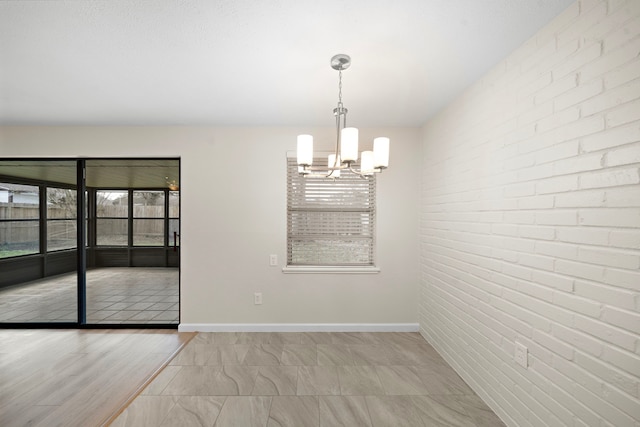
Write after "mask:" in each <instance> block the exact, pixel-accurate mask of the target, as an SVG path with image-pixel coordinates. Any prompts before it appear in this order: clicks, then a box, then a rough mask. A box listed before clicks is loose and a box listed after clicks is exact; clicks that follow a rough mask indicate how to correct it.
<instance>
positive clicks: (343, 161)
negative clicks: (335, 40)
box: [297, 54, 389, 178]
mask: <svg viewBox="0 0 640 427" xmlns="http://www.w3.org/2000/svg"><path fill="white" fill-rule="evenodd" d="M350 65H351V58H350V57H349V55H345V54H338V55H334V56H333V57H332V58H331V68H333V69H334V70H337V71H338V106H337V107H336V108H334V109H333V115H334V116H335V118H336V145H335V151H334V153H333V154H329V156H328V159H327V165H328V166H327V167H318V166H313V136H311V135H298V145H297V162H298V170H299V171H300V173H301V174H302V175H304V176H309V177H314V178H339V177H340V171H341V170H345V169H346V170H349V171H351V172H353V173H355V174H357V175H359V176H361V177H363V178H366V177H367V176H371V175H373V174H374V173H376V172H382V170H383V169H385V168H387V167H388V166H389V138H387V137H378V138H374V140H373V151H363V152H362V154H361V156H360V169H359V170H358V169H357V168H356V165H357V162H358V129H357V128H354V127H347V111H348V110H347V109H346V108H345V107H344V105H343V104H342V70H346V69H347V68H349V66H350Z"/></svg>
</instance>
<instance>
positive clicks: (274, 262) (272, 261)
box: [269, 254, 278, 267]
mask: <svg viewBox="0 0 640 427" xmlns="http://www.w3.org/2000/svg"><path fill="white" fill-rule="evenodd" d="M269 265H270V266H271V267H275V266H276V265H278V255H276V254H271V255H269Z"/></svg>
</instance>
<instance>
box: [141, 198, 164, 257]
mask: <svg viewBox="0 0 640 427" xmlns="http://www.w3.org/2000/svg"><path fill="white" fill-rule="evenodd" d="M133 245H134V246H164V191H134V192H133Z"/></svg>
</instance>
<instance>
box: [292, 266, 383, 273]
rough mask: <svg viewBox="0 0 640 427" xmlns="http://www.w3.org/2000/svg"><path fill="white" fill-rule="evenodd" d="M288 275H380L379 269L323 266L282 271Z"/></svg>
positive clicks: (294, 267) (297, 267) (299, 267)
mask: <svg viewBox="0 0 640 427" xmlns="http://www.w3.org/2000/svg"><path fill="white" fill-rule="evenodd" d="M282 272H283V273H287V274H292V273H293V274H296V273H303V274H378V273H380V268H378V267H322V266H287V267H284V268H283V269H282Z"/></svg>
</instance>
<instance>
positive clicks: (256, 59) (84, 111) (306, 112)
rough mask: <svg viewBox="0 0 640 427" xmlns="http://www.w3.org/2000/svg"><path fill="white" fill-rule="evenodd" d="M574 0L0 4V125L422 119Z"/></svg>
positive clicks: (409, 122)
mask: <svg viewBox="0 0 640 427" xmlns="http://www.w3.org/2000/svg"><path fill="white" fill-rule="evenodd" d="M571 3H573V0H322V1H321V0H269V1H259V0H98V1H88V0H84V1H82V0H81V1H49V0H46V1H21V0H17V1H6V0H5V1H1V2H0V123H4V124H74V125H75V124H108V125H110V124H124V125H126V124H136V125H137V124H148V125H159V124H187V125H200V124H201V125H225V126H234V125H240V126H242V125H244V126H246V125H267V126H272V125H273V126H276V125H290V126H331V125H332V124H333V116H332V109H333V108H334V107H335V104H336V102H337V78H338V76H337V72H336V71H334V70H333V69H331V68H330V66H329V60H330V58H331V56H332V55H334V54H336V53H346V54H349V55H351V57H352V61H353V63H352V66H351V68H349V69H348V70H346V71H345V72H344V77H343V101H344V105H345V106H346V107H347V108H348V109H349V122H350V124H352V125H354V126H420V125H422V124H423V123H424V122H425V121H426V120H427V119H428V118H429V117H430V116H432V115H433V114H434V113H436V112H437V111H438V110H440V109H441V108H443V107H444V106H445V105H446V104H447V103H448V102H450V101H451V100H452V99H453V98H454V97H455V96H456V94H458V93H460V92H461V91H462V90H463V89H464V88H465V87H467V86H469V85H470V84H471V83H473V82H474V81H475V80H477V79H478V78H479V77H480V76H482V74H484V73H485V72H486V71H487V70H489V69H490V68H491V67H492V66H493V65H495V64H496V63H498V62H499V61H500V60H501V59H503V58H504V57H506V56H507V55H508V54H509V53H510V52H512V51H513V50H514V49H515V48H517V47H518V46H519V45H521V44H522V43H523V42H524V41H526V40H527V39H528V38H529V37H531V36H532V35H533V34H535V33H536V31H537V30H538V29H540V28H542V27H543V26H544V25H545V24H546V23H548V22H549V21H550V20H551V19H553V17H555V16H556V15H558V14H559V13H560V12H562V11H563V10H564V9H565V8H566V7H568V6H569V5H570V4H571Z"/></svg>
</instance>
